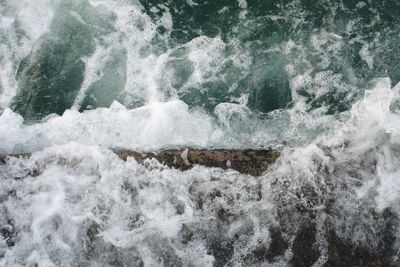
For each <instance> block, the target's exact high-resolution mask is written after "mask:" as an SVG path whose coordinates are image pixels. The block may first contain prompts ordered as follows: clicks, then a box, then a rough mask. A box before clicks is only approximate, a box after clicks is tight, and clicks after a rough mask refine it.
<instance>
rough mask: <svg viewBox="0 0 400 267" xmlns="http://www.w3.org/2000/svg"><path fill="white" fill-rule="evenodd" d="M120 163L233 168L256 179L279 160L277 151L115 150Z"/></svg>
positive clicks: (179, 167)
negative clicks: (147, 151)
mask: <svg viewBox="0 0 400 267" xmlns="http://www.w3.org/2000/svg"><path fill="white" fill-rule="evenodd" d="M115 152H116V153H117V154H118V156H119V157H120V158H122V159H124V160H126V159H127V158H128V157H133V158H135V159H136V160H137V161H139V162H143V161H144V160H146V159H156V160H158V161H159V162H160V163H162V164H165V165H167V166H169V167H173V168H177V169H180V170H183V171H184V170H188V169H191V168H192V167H193V165H196V164H197V165H202V166H206V167H216V168H222V169H224V170H226V169H234V170H237V171H238V172H240V173H245V174H250V175H253V176H260V175H261V174H262V173H263V172H264V171H266V170H267V168H268V167H269V166H270V165H272V164H273V163H274V162H275V161H276V159H277V158H278V157H279V152H278V151H276V150H273V149H268V150H251V149H246V150H239V149H214V150H210V149H186V150H179V149H177V150H173V149H171V150H164V151H161V152H159V153H138V152H135V151H130V150H117V151H115Z"/></svg>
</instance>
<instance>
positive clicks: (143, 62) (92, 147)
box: [0, 0, 400, 266]
mask: <svg viewBox="0 0 400 267" xmlns="http://www.w3.org/2000/svg"><path fill="white" fill-rule="evenodd" d="M149 2H152V1H149ZM181 2H182V5H185V8H186V6H187V8H190V10H196V8H200V7H197V6H198V5H202V4H201V3H197V1H181ZM232 2H233V3H229V4H228V3H227V4H226V7H225V8H221V9H219V10H218V14H220V16H224V14H228V13H227V12H230V10H232V9H234V8H238V11H237V14H236V13H235V14H236V15H237V16H236V17H234V19H235V20H237V21H238V23H237V25H236V26H234V27H232V29H230V30H231V32H232V33H233V34H232V35H229V36H228V37H226V36H224V35H223V33H221V34H216V35H212V34H207V29H206V27H210V24H207V23H208V22H207V23H206V24H204V28H199V29H197V30H196V31H195V30H193V32H195V33H196V34H195V35H194V36H192V37H191V38H189V39H188V40H186V39H185V38H183V39H179V38H177V39H174V38H175V37H174V33H176V32H175V30H177V29H178V27H182V29H181V32H183V33H185V31H186V33H187V31H188V30H187V29H186V28H185V27H186V26H185V25H183V26H182V25H181V24H179V25H176V24H177V22H174V19H173V16H178V15H179V14H180V16H182V17H184V16H185V15H186V13H179V10H178V7H177V6H175V7H173V6H172V2H170V1H167V2H166V3H163V1H160V3H157V4H152V5H150V6H151V7H149V6H148V5H147V4H148V3H147V2H146V1H144V2H143V1H140V2H139V1H123V0H116V1H111V0H89V1H87V0H65V1H61V0H60V1H47V0H40V1H34V2H33V1H15V0H3V1H1V0H0V114H1V115H0V154H12V153H27V152H33V153H32V156H31V157H30V158H29V159H24V158H9V159H7V160H6V162H5V164H0V229H1V234H0V266H290V265H292V266H296V256H295V255H296V253H298V252H296V249H298V245H297V244H298V241H297V240H298V238H296V236H298V235H299V233H302V231H303V230H302V229H304V227H306V226H305V225H312V227H311V228H313V230H312V231H314V232H315V233H314V235H313V240H312V241H310V242H311V244H310V248H309V250H315V251H317V252H316V253H314V254H315V255H316V256H315V257H314V258H313V259H312V260H310V262H309V263H310V265H311V264H314V266H320V265H323V264H327V263H329V260H330V259H332V257H333V256H332V253H331V252H330V249H332V246H333V245H332V238H331V237H332V236H335V238H337V239H339V240H341V242H344V243H345V244H349V246H350V247H353V246H358V247H361V248H362V249H363V251H364V250H365V251H367V252H366V253H370V254H371V255H378V256H379V255H384V257H385V258H386V260H387V262H388V264H389V263H390V264H392V265H394V266H396V265H398V264H399V259H398V254H399V251H400V243H399V242H398V240H399V238H400V228H399V227H400V222H399V219H400V209H399V207H400V205H399V204H400V198H399V196H400V180H399V179H400V163H399V162H400V98H399V91H400V85H397V86H396V85H395V84H393V83H395V82H398V80H395V78H393V77H390V76H391V75H389V72H390V71H388V70H387V69H385V71H386V72H387V73H388V74H387V75H384V74H381V73H379V74H377V75H376V76H374V75H373V74H372V75H370V76H368V75H365V76H362V75H359V73H366V69H369V70H370V71H371V73H373V72H374V71H376V73H378V72H377V70H375V69H374V68H378V67H379V66H383V64H384V61H385V60H386V59H385V58H379V57H380V55H381V54H379V53H381V52H382V51H383V50H384V48H382V47H380V46H379V45H381V43H380V39H379V35H374V36H373V38H370V36H367V37H365V36H363V35H362V34H360V33H359V32H358V29H360V28H362V29H363V30H364V29H365V28H364V27H362V26H360V25H361V23H364V22H362V21H361V19H354V20H351V21H350V22H348V24H346V25H345V27H344V28H345V31H346V32H347V34H348V36H340V35H339V34H338V33H335V31H334V30H331V31H330V29H329V27H328V26H327V27H326V29H321V30H314V31H312V32H310V33H309V34H308V35H306V36H302V37H301V38H299V39H296V36H292V37H290V38H287V39H282V40H280V39H279V38H278V37H275V35H274V34H275V33H274V34H271V36H267V37H262V34H263V33H262V30H266V29H262V30H261V33H260V34H259V35H257V34H255V35H256V36H261V37H259V39H257V38H258V37H257V38H256V39H254V38H255V37H254V35H253V34H254V32H256V31H257V29H258V28H257V27H259V26H260V25H262V24H263V23H264V24H265V23H267V22H268V23H271V25H276V23H278V22H280V21H284V22H285V23H287V24H285V23H283V22H282V25H281V26H280V27H292V28H293V29H297V28H296V27H302V26H299V25H304V23H305V22H304V21H305V20H307V19H308V17H307V16H308V15H307V14H308V13H307V10H306V8H304V9H300V7H299V5H300V4H299V3H300V2H301V1H291V4H288V7H286V8H287V13H286V14H285V15H286V17H285V16H284V15H283V14H275V15H274V14H269V15H268V16H265V17H257V16H254V17H253V16H252V12H253V11H251V10H247V9H250V6H251V3H250V1H248V2H249V3H246V1H237V2H235V1H232ZM288 2H290V1H288ZM325 2H329V1H325ZM372 2H373V1H369V2H368V1H366V2H365V3H364V2H360V3H358V4H357V9H359V10H364V9H363V8H365V6H367V7H368V8H370V9H373V7H372V5H373V4H372ZM362 3H364V4H362ZM364 5H365V6H364ZM369 6H371V7H369ZM289 7H290V8H291V9H289ZM343 8H344V7H343ZM173 9H176V10H175V11H174V10H173ZM338 10H340V9H338ZM332 12H333V11H332ZM337 12H339V11H337ZM371 12H372V11H371ZM374 12H375V11H374ZM376 12H378V11H376ZM152 14H153V15H152ZM229 14H230V13H229ZM193 16H194V15H193ZM226 16H228V15H226ZM190 17H191V16H190V15H188V18H187V21H186V24H188V25H189V24H190V23H194V22H193V20H191V19H190ZM360 21H361V22H360ZM68 23H71V25H72V26H71V29H76V27H82V29H83V30H82V31H79V32H78V33H75V32H73V33H70V32H68V31H69V29H70V28H68V27H70V26H68V27H67V26H65V25H69V24H68ZM204 23H205V22H204ZM212 23H216V22H212ZM212 23H211V24H212ZM325 23H326V25H331V24H329V16H328V18H326V21H325ZM331 23H333V22H331ZM370 23H371V25H372V26H371V25H369V26H368V27H373V25H375V24H374V23H379V21H375V20H374V19H373V20H371V22H370ZM183 24H185V23H183ZM289 24H290V26H289ZM307 25H308V24H307ZM64 26H65V29H64V28H63V27H64ZM365 27H367V26H365ZM221 28H222V26H221ZM221 31H222V30H221ZM371 31H372V30H371ZM87 33H90V34H87ZM343 34H344V33H343ZM65 36H70V37H68V38H69V39H68V40H69V41H68V42H69V43H68V45H69V46H67V47H68V48H66V49H65V50H62V49H61V48H60V50H62V52H61V53H65V54H68V55H70V54H74V53H76V55H74V56H71V57H72V58H73V60H72V59H68V57H66V59H60V61H62V62H72V61H74V62H77V61H79V62H80V60H81V62H83V63H82V64H83V66H84V70H83V74H82V75H83V76H82V81H81V83H79V86H78V87H77V88H78V89H77V91H76V92H75V95H74V98H73V101H71V103H70V105H69V107H68V108H67V109H66V110H65V111H63V112H61V114H58V115H57V114H56V113H58V112H55V111H54V112H48V113H46V112H47V111H46V112H44V113H46V114H44V115H43V116H39V117H40V118H39V119H38V120H36V119H34V120H30V119H29V118H28V117H29V116H27V117H26V118H25V120H24V117H23V116H22V115H20V114H28V112H31V110H29V111H26V110H25V111H23V112H18V111H19V110H18V108H14V107H13V101H14V100H13V99H14V98H15V97H16V96H18V94H19V90H21V88H22V87H24V86H25V85H26V84H29V82H30V81H32V79H33V80H35V81H36V80H40V79H45V78H43V77H42V76H40V77H39V76H38V75H39V74H32V75H31V76H29V75H27V76H26V77H27V78H24V77H25V76H24V77H22V78H19V77H21V76H18V75H17V73H18V72H20V71H19V69H20V68H23V66H22V65H21V66H22V67H21V66H20V63H21V61H23V60H24V59H25V58H27V57H28V58H29V60H28V61H29V63H26V64H28V65H29V64H31V65H30V66H35V65H34V64H38V66H39V65H40V64H47V63H46V62H45V63H43V62H40V60H42V59H43V57H44V56H43V54H44V53H46V52H48V51H49V50H46V49H45V48H43V47H46V46H45V45H46V44H48V43H51V44H52V43H57V44H58V42H61V41H60V40H62V39H63V38H64V37H65ZM71 36H72V37H71ZM349 36H350V37H351V38H348V37H349ZM65 38H67V37H65ZM79 38H80V39H79ZM268 38H269V39H268ZM274 38H278V39H279V41H277V42H275V41H271V40H275V39H274ZM368 38H369V39H368ZM262 42H272V44H271V45H268V46H264V43H262ZM83 43H84V44H85V46H86V45H87V47H85V48H82V49H81V48H80V44H83ZM349 44H350V45H353V44H357V45H358V46H357V48H354V47H351V49H355V50H356V54H358V55H359V57H360V61H359V62H358V63H357V64H359V65H360V66H364V67H365V70H364V69H357V68H358V65H357V66H353V65H352V63H351V62H348V61H346V60H347V54H346V53H345V51H348V50H347V49H349V46H348V45H349ZM382 45H383V44H382ZM85 49H86V50H85ZM381 50H382V51H381ZM51 51H53V50H51ZM54 51H58V50H54ZM54 51H53V52H51V53H55V52H54ZM82 51H83V52H82ZM265 55H267V56H265ZM58 56H59V55H58V54H57V55H56V54H50V58H55V57H58ZM63 60H64V61H63ZM69 60H70V61H69ZM37 61H39V63H37ZM381 61H382V62H383V63H382V62H381ZM32 62H33V63H32ZM338 62H339V63H340V64H339V63H338ZM49 64H50V63H49ZM57 64H58V63H57ZM65 64H67V63H65ZM71 64H72V63H71ZM50 65H51V64H50ZM275 65H279V66H282V70H284V74H280V72H277V71H276V70H275V68H274V66H275ZM339 65H340V67H338V66H339ZM51 66H53V65H51ZM54 66H58V65H54ZM32 68H34V67H32ZM37 68H39V67H37ZM338 69H339V70H338ZM33 72H34V71H33ZM67 72H68V70H66V69H62V70H61V71H60V73H58V74H57V76H56V77H62V75H63V74H65V73H67ZM21 73H22V74H21V75H26V73H27V72H24V71H22V72H21ZM49 73H51V71H49ZM269 73H276V74H274V75H273V77H272V78H268V79H267V80H265V79H264V77H266V76H268V75H269ZM40 75H42V73H40ZM43 75H46V74H43ZM65 75H67V74H65ZM361 76H362V77H361ZM389 77H390V78H389ZM47 78H48V79H49V80H51V79H52V78H54V77H47ZM18 79H20V80H18ZM60 79H62V78H60ZM274 79H276V80H274ZM284 79H287V84H288V88H289V90H290V92H289V94H290V98H291V101H290V103H289V104H287V105H286V104H285V105H284V106H279V107H277V108H274V109H273V110H267V111H264V110H262V108H260V107H259V106H257V105H256V104H254V105H253V104H251V103H252V102H251V101H253V100H252V99H253V98H257V100H254V101H255V103H264V102H262V101H267V100H263V99H261V98H263V97H264V98H267V99H268V97H271V96H268V95H267V96H266V97H265V96H263V95H262V93H257V94H256V95H257V97H255V96H254V97H253V96H252V94H253V93H252V91H251V90H250V89H249V90H247V88H250V87H252V86H253V87H255V88H261V87H262V86H261V85H260V84H262V83H266V84H268V83H273V84H276V85H277V87H279V88H280V87H281V86H282V84H284V83H282V84H281V81H282V80H284ZM361 80H362V82H361ZM391 80H393V81H391ZM56 82H57V81H56ZM49 84H50V83H49ZM46 86H47V85H46ZM49 86H50V85H49ZM62 86H66V85H65V84H62ZM68 86H71V88H72V87H73V86H74V85H68ZM260 86H261V87H260ZM26 88H28V90H30V89H32V88H40V87H35V86H33V85H32V86H31V87H29V86H26ZM68 88H69V87H68ZM215 88H222V89H218V90H220V91H218V92H217V93H213V90H217V89H215ZM243 88H244V89H243ZM32 90H33V89H32ZM257 90H258V89H257ZM282 90H283V89H282ZM332 92H334V93H338V94H339V95H340V96H341V98H335V99H334V100H333V101H331V100H330V98H329V97H326V96H327V95H329V94H331V93H332ZM221 95H223V97H222V96H221ZM205 96H206V97H205ZM29 97H30V98H21V99H25V100H26V99H33V98H34V97H35V93H32V95H30V96H29ZM57 97H58V96H55V95H48V98H57ZM218 97H221V98H218ZM252 97H253V98H252ZM309 97H311V98H313V99H322V98H324V97H326V98H327V99H328V100H327V101H325V100H323V101H322V102H321V103H322V104H321V103H320V102H318V100H317V101H310V99H309ZM60 98H61V96H60ZM43 99H46V97H44V98H43ZM260 99H261V100H260ZM26 101H30V100H26ZM254 101H253V102H254ZM257 101H258V102H257ZM324 101H325V102H324ZM42 103H44V104H43V106H46V105H47V102H42ZM16 105H18V104H16ZM28 105H30V104H29V102H26V103H25V104H24V105H22V106H24V107H25V106H28ZM35 105H36V104H32V107H35ZM339 106H340V107H341V106H345V108H338V109H337V110H336V109H333V110H334V111H332V107H339ZM32 109H33V108H32ZM42 111H43V110H42ZM24 112H25V113H24ZM35 115H37V114H35ZM182 147H199V148H241V149H244V148H255V149H261V148H266V147H273V148H275V149H278V150H279V151H281V157H280V158H279V159H278V161H277V162H276V163H275V164H274V165H273V166H272V167H271V168H270V169H269V170H267V171H266V172H265V173H264V174H263V175H262V176H260V177H252V176H249V175H245V174H240V173H238V172H236V171H233V170H228V171H224V170H220V169H218V168H206V167H201V166H196V167H194V168H193V169H191V170H189V171H186V172H182V171H179V170H175V169H170V168H168V167H165V166H162V165H161V164H159V163H158V162H156V161H151V160H149V161H148V162H146V164H144V165H141V164H138V163H137V162H136V161H135V160H134V159H128V161H126V162H125V161H122V160H121V159H119V158H118V157H117V156H116V155H115V154H114V153H113V152H112V151H111V150H110V149H113V148H126V149H133V150H136V151H159V150H162V149H166V148H182ZM388 225H389V226H388ZM306 228H307V227H306ZM277 229H278V230H277ZM307 229H308V228H307ZM310 231H311V230H310ZM277 233H278V234H277ZM277 235H278V236H279V238H278V239H279V240H283V241H282V244H283V245H282V244H281V245H277V243H276V242H275V241H274V240H275V239H277ZM388 236H389V237H388ZM389 239H390V242H389V241H388V240H389ZM335 240H336V239H335ZM388 243H389V245H387V244H388ZM306 244H308V243H306ZM278 247H279V248H280V247H283V249H282V250H279V249H278ZM303 249H304V248H303ZM305 250H307V249H305ZM382 250H384V251H383V252H382ZM374 253H376V254H374ZM378 256H377V257H378ZM371 257H372V256H371ZM372 258H373V257H372ZM304 266H307V265H304ZM331 266H332V265H331Z"/></svg>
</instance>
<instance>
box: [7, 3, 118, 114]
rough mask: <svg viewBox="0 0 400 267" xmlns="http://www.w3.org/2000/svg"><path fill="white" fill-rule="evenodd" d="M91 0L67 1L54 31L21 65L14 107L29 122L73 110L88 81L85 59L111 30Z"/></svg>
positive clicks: (44, 38) (42, 38)
mask: <svg viewBox="0 0 400 267" xmlns="http://www.w3.org/2000/svg"><path fill="white" fill-rule="evenodd" d="M100 15H101V14H99V13H97V11H96V10H95V9H93V8H92V7H91V6H90V5H89V3H88V2H87V1H63V2H62V3H61V4H60V5H59V6H58V8H57V9H56V11H55V16H54V19H53V21H52V24H51V27H50V31H49V32H48V33H47V34H45V35H44V36H42V37H41V38H40V40H39V41H38V43H37V44H36V46H35V47H34V48H33V49H32V51H31V53H30V54H29V55H28V56H27V57H26V58H25V59H23V60H22V61H21V62H20V65H19V68H18V72H17V77H16V78H17V80H18V84H19V86H18V92H17V95H16V96H15V98H14V100H13V103H12V105H11V106H12V108H13V109H14V110H15V111H16V112H18V113H20V114H21V115H22V116H23V117H24V118H25V119H26V120H36V119H41V118H43V117H45V116H47V115H49V114H51V113H56V114H59V115H61V114H62V113H63V112H64V111H65V110H66V109H68V108H70V107H71V106H72V105H73V103H74V100H75V97H76V95H77V93H78V91H79V89H80V88H81V84H82V82H83V80H84V73H85V63H84V61H83V58H84V57H87V56H89V55H90V54H91V53H93V51H94V49H95V40H94V37H96V35H99V34H105V33H106V32H107V31H110V30H111V26H110V25H109V22H107V21H106V19H105V18H103V17H102V16H100Z"/></svg>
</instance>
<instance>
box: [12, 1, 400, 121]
mask: <svg viewBox="0 0 400 267" xmlns="http://www.w3.org/2000/svg"><path fill="white" fill-rule="evenodd" d="M140 2H141V5H142V7H141V9H142V12H144V13H145V14H147V15H148V16H149V17H150V18H151V20H153V21H155V22H156V21H158V20H159V19H160V17H161V16H162V15H163V14H164V13H165V12H168V13H169V14H170V15H171V17H172V23H173V27H172V28H171V29H167V28H166V27H165V26H163V25H162V24H161V25H159V26H157V34H155V35H154V36H153V37H152V39H151V40H150V41H149V43H148V44H147V45H146V46H144V47H142V48H141V50H140V53H141V57H143V58H145V57H148V56H150V55H153V56H154V55H156V56H157V55H161V54H163V53H166V51H172V53H170V58H169V60H168V63H167V65H166V69H168V70H169V71H170V72H173V76H172V78H170V79H172V82H171V83H172V90H171V89H168V90H167V92H166V93H165V97H166V98H169V97H171V95H173V96H175V97H179V98H181V99H182V100H183V101H185V102H186V103H187V104H189V105H190V106H191V107H201V108H203V109H205V110H208V111H212V110H213V109H214V107H215V106H216V105H217V104H219V103H222V102H233V103H235V102H237V101H236V100H235V99H237V98H238V97H240V96H241V95H242V94H248V101H247V105H248V107H250V108H251V109H252V110H254V111H258V112H263V113H266V112H270V111H273V110H276V109H282V108H287V107H290V106H291V105H293V101H297V98H298V97H301V98H302V99H304V100H305V101H306V103H307V104H308V108H309V109H310V110H312V109H315V108H320V107H326V109H327V112H328V113H336V112H341V111H344V110H347V109H348V108H349V107H350V106H351V103H352V102H353V101H354V100H355V99H357V98H358V96H359V95H360V93H362V91H363V88H364V87H365V85H366V84H367V82H369V81H370V80H371V79H372V78H376V77H381V76H389V77H390V78H391V79H392V81H393V82H394V83H397V82H398V81H399V80H400V68H398V62H399V60H400V53H399V52H400V47H399V46H400V45H399V43H400V42H399V41H398V40H399V35H400V27H398V25H399V24H400V21H399V20H400V15H399V14H400V4H399V3H398V2H397V1H394V0H393V1H369V2H368V1H366V2H360V1H326V0H324V1H305V0H303V1H300V0H298V1H261V0H260V1H247V3H246V5H245V6H240V5H239V4H238V2H236V1H202V2H200V1H199V2H198V3H197V2H193V3H192V4H190V2H188V1H183V0H180V1H172V0H170V1H163V2H162V3H161V2H159V1H143V0H142V1H140ZM63 3H64V4H60V5H59V7H58V9H57V10H56V15H55V17H54V19H53V21H52V22H51V27H50V32H49V33H47V34H45V35H44V36H42V37H41V38H40V40H39V41H38V43H37V44H36V45H35V47H34V49H33V51H32V52H31V53H30V54H29V55H28V56H27V58H25V59H24V60H22V61H21V63H20V64H19V68H18V72H17V76H16V77H17V80H18V82H19V89H18V93H17V95H16V97H15V98H14V100H13V104H12V107H13V109H14V110H15V111H17V112H18V113H20V114H21V115H23V116H24V117H25V118H26V119H28V120H29V119H37V118H42V117H44V116H46V115H48V114H51V113H57V114H62V113H63V111H64V110H66V109H68V108H71V106H72V105H73V103H74V101H75V98H76V96H77V94H78V92H79V90H80V88H81V86H82V83H83V80H84V75H85V63H84V62H83V61H82V58H83V57H88V56H90V55H91V54H92V53H93V52H94V49H95V46H96V45H99V44H101V42H102V36H103V35H106V34H109V33H110V32H117V33H118V31H119V29H118V27H116V26H115V24H114V18H113V15H112V14H111V15H110V14H103V13H102V11H101V10H96V8H93V7H91V6H90V5H88V3H87V2H85V1H65V2H63ZM188 3H189V4H188ZM71 11H72V12H75V14H78V16H80V17H81V18H82V20H83V21H84V22H82V21H80V20H79V19H77V18H76V17H74V16H73V15H71ZM107 16H108V17H107ZM138 27H139V28H140V25H139V26H138ZM200 36H207V37H209V38H221V40H222V41H223V42H224V44H225V46H224V47H223V49H222V53H223V55H224V56H225V57H227V58H228V57H230V56H232V55H236V56H237V55H241V54H243V55H246V56H247V57H248V60H250V64H249V66H246V67H242V68H241V67H240V66H239V67H238V65H237V64H236V65H235V64H234V63H233V62H232V61H231V60H229V59H228V60H226V61H225V62H223V64H221V66H218V67H216V69H214V70H210V76H212V77H213V79H208V80H205V81H204V82H201V83H200V84H197V85H193V84H192V85H189V86H187V85H185V82H187V80H188V78H189V77H190V75H191V74H192V72H193V65H192V63H191V62H190V60H188V56H187V53H188V51H187V50H188V49H187V46H186V44H188V43H189V42H191V41H192V40H193V39H195V38H199V37H200ZM125 37H126V36H124V34H123V33H121V34H120V35H119V38H121V39H123V38H125ZM119 41H120V40H115V42H119ZM317 41H320V43H319V44H316V42H317ZM363 46H364V47H365V48H366V49H365V51H367V53H368V55H367V56H371V57H373V61H371V62H368V59H366V57H365V56H364V57H363V54H362V53H363V52H362V51H364V50H363ZM125 54H126V51H125V49H124V47H122V46H121V47H120V48H118V49H113V50H112V52H110V55H109V58H108V60H106V62H105V63H104V71H103V72H104V73H106V75H102V77H101V78H99V79H98V80H97V81H96V82H95V83H93V84H91V85H90V88H89V89H88V90H87V91H86V93H85V94H86V97H85V99H84V100H83V102H82V103H81V105H80V107H79V109H80V110H81V111H83V110H85V109H92V108H96V107H108V106H109V105H110V104H111V103H112V101H113V100H119V101H120V102H123V104H124V105H126V106H128V107H137V106H141V105H143V104H144V103H145V102H146V100H145V98H144V97H139V98H138V97H137V96H129V93H126V92H125V93H124V89H126V88H125V82H126V76H127V75H132V74H127V72H126V69H127V64H135V62H128V61H127V59H126V56H125ZM288 66H290V72H291V73H289V72H288ZM297 75H307V76H308V77H309V81H308V82H305V83H303V84H302V85H301V86H300V88H296V89H293V86H291V83H292V82H293V78H294V76H297ZM318 75H320V76H321V75H322V76H324V77H325V78H324V80H325V81H323V82H321V81H320V80H321V79H318V77H317V76H318ZM322 76H321V77H322ZM138 78H140V77H138ZM160 87H161V89H160V90H161V91H162V90H163V88H162V85H161V86H160ZM319 87H322V88H319ZM294 98H296V99H295V100H294ZM127 99H129V100H127Z"/></svg>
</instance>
